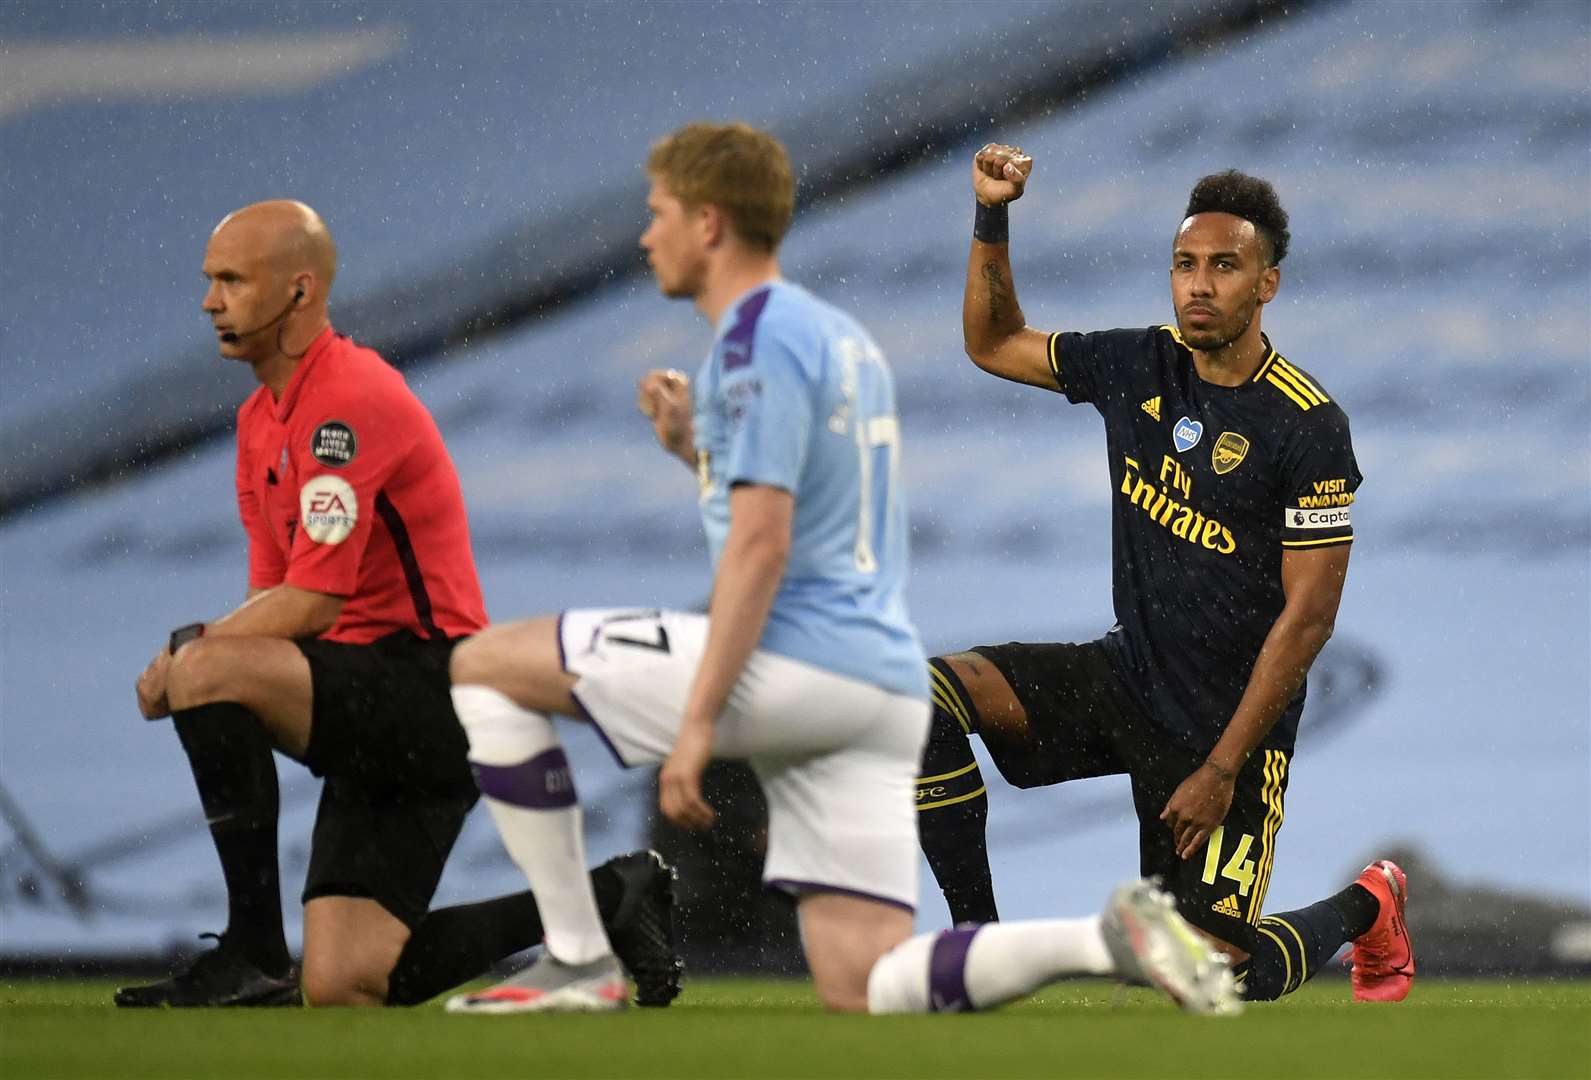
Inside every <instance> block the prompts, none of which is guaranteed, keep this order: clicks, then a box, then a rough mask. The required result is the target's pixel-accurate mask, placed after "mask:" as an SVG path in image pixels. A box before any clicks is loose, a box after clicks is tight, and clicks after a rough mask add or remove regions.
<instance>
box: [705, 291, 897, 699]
mask: <svg viewBox="0 0 1591 1080" xmlns="http://www.w3.org/2000/svg"><path fill="white" fill-rule="evenodd" d="M694 392H695V399H694V409H695V425H696V470H697V481H698V483H699V486H700V502H701V511H702V524H703V526H704V527H705V528H706V531H707V544H708V547H709V549H710V551H711V554H712V560H713V568H714V570H715V572H716V570H717V567H718V560H719V557H720V556H721V555H722V554H723V550H724V542H725V540H726V539H727V538H728V536H729V492H730V488H731V487H733V486H734V485H735V484H767V485H770V486H772V487H778V488H783V489H784V490H786V491H788V492H790V493H791V494H792V495H794V496H795V518H794V521H793V523H792V526H791V530H792V535H791V542H790V555H789V561H788V562H787V564H786V566H785V573H784V581H783V582H782V583H781V584H780V586H779V593H778V595H777V596H776V597H775V598H774V601H773V610H772V611H771V612H770V613H769V615H768V625H767V628H766V629H765V630H764V631H763V635H762V641H761V642H760V643H759V644H760V647H761V648H764V649H766V650H768V651H769V652H774V653H778V654H780V655H781V656H788V657H791V658H793V659H796V660H800V661H802V662H803V663H807V664H811V665H813V666H814V667H819V668H823V669H824V670H826V671H832V672H835V673H836V674H839V675H844V676H848V677H850V678H853V679H859V680H862V681H864V682H868V683H872V684H873V685H875V686H880V687H883V688H884V689H886V690H890V691H893V692H895V693H900V694H909V695H912V696H914V697H922V698H926V697H927V696H928V674H927V669H926V666H925V665H926V660H925V658H924V656H923V647H922V642H921V641H920V640H919V639H918V637H917V630H916V628H915V627H914V626H912V622H911V618H910V616H909V615H908V614H907V612H906V600H905V588H906V564H907V561H908V557H909V556H908V546H909V540H908V537H907V531H906V530H907V522H906V499H905V493H904V492H903V491H902V490H901V483H900V424H899V421H898V420H897V419H896V416H895V384H894V379H893V377H892V376H891V374H890V370H889V365H888V364H887V363H886V362H885V360H884V354H883V353H882V352H880V351H879V348H878V346H877V345H875V344H874V343H873V339H872V338H871V337H869V336H868V333H867V331H866V330H864V329H862V327H861V326H860V325H859V324H858V323H857V322H856V320H854V319H852V318H851V317H850V316H849V315H847V314H846V313H845V312H843V311H841V310H839V309H838V308H836V307H834V306H832V305H830V304H827V303H825V302H824V301H822V300H819V299H818V298H817V297H815V296H813V295H812V294H811V293H809V292H807V291H806V290H805V289H802V288H800V287H798V286H795V285H790V284H787V283H784V282H775V283H774V284H772V285H766V286H761V287H759V288H756V289H754V290H752V291H751V292H749V293H747V294H746V295H744V296H742V297H741V298H740V299H739V300H737V301H736V302H735V303H734V304H732V305H731V306H730V308H729V310H728V311H727V312H725V314H724V316H723V319H722V320H721V321H720V322H719V325H718V328H717V336H716V338H715V340H714V343H713V351H712V353H711V354H710V355H709V356H708V358H707V362H706V363H705V364H703V365H702V368H701V370H700V371H699V372H698V373H697V376H696V384H695V389H694Z"/></svg>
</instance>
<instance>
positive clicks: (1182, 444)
mask: <svg viewBox="0 0 1591 1080" xmlns="http://www.w3.org/2000/svg"><path fill="white" fill-rule="evenodd" d="M1203 437H1204V421H1202V420H1190V419H1189V418H1188V417H1186V416H1184V417H1183V418H1182V419H1181V420H1178V421H1177V426H1176V427H1174V428H1172V429H1171V441H1172V442H1174V443H1176V445H1177V453H1179V454H1181V453H1184V452H1186V451H1188V450H1192V449H1193V448H1194V447H1195V446H1198V445H1199V440H1200V439H1201V438H1203Z"/></svg>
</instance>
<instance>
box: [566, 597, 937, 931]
mask: <svg viewBox="0 0 1591 1080" xmlns="http://www.w3.org/2000/svg"><path fill="white" fill-rule="evenodd" d="M558 642H559V647H560V648H561V649H562V652H563V666H564V670H565V671H568V672H569V673H571V674H573V675H577V676H579V679H580V681H579V682H578V683H576V684H575V688H574V697H575V700H576V702H577V703H578V704H579V706H580V708H581V709H582V710H583V711H584V713H585V715H586V719H588V720H590V721H591V723H592V725H593V726H594V727H595V728H596V729H597V731H598V732H599V733H600V734H601V735H602V738H603V740H604V741H605V742H606V743H607V744H608V748H609V749H610V750H612V751H613V754H614V756H615V757H616V758H618V759H619V762H620V764H622V765H625V766H636V765H645V764H656V763H659V762H661V761H662V760H663V759H664V758H665V757H667V756H668V754H669V751H670V750H672V749H673V747H674V738H675V735H676V733H677V732H678V730H679V722H680V714H681V713H682V712H683V711H684V708H685V699H686V697H687V695H688V694H689V692H690V687H691V682H692V680H693V679H694V678H695V675H696V667H697V664H698V663H699V662H700V660H701V655H702V649H703V648H704V647H705V645H706V642H707V617H706V616H705V615H700V614H694V613H688V612H679V611H658V610H655V609H653V610H635V609H612V608H609V609H577V610H571V611H566V612H564V613H563V614H562V615H560V616H559V620H558ZM929 715H930V713H929V705H928V702H927V701H925V700H923V699H921V698H914V697H908V696H905V695H903V694H894V693H891V692H889V691H888V690H884V689H882V688H881V687H877V686H873V685H871V684H870V683H864V682H860V681H858V680H856V679H850V678H846V677H845V676H842V675H836V674H834V673H833V672H829V671H824V670H823V669H821V668H816V667H813V666H812V665H810V664H804V663H802V662H800V661H799V660H792V659H790V658H789V657H787V656H780V655H778V654H776V653H770V652H764V651H763V650H761V649H758V650H756V651H755V652H753V653H752V654H751V657H750V659H748V660H747V661H746V667H745V670H744V671H743V672H742V673H741V676H740V681H739V682H738V683H736V684H735V689H734V690H733V691H732V692H731V694H730V696H729V703H728V705H727V706H725V708H724V712H723V714H722V715H721V716H720V717H719V718H718V724H717V727H716V729H715V736H714V740H713V751H714V756H715V757H721V758H739V759H743V760H745V761H747V762H749V763H750V765H751V767H752V769H753V771H754V772H755V773H756V774H757V778H758V779H759V780H760V781H761V782H762V789H763V792H764V794H765V795H766V796H767V799H768V858H767V861H766V863H765V864H764V866H763V873H762V877H763V881H764V883H765V884H767V885H768V886H770V887H772V888H779V889H784V890H786V891H788V892H792V893H796V894H800V893H803V892H842V893H850V894H854V895H858V896H863V897H867V898H869V899H874V900H882V901H885V902H887V903H891V904H896V905H899V906H901V907H904V908H907V909H908V910H914V909H915V907H916V904H917V866H918V854H917V807H916V794H915V791H916V787H915V785H916V779H917V771H918V766H919V764H920V763H921V758H922V750H923V744H924V743H925V742H926V741H927V738H928V724H929Z"/></svg>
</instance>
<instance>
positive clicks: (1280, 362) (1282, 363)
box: [1276, 356, 1331, 402]
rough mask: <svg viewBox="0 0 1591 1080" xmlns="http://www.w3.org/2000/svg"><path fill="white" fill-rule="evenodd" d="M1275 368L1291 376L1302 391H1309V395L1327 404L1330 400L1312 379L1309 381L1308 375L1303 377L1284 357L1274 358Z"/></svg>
mask: <svg viewBox="0 0 1591 1080" xmlns="http://www.w3.org/2000/svg"><path fill="white" fill-rule="evenodd" d="M1276 366H1277V367H1278V368H1279V369H1281V370H1282V371H1285V372H1286V373H1287V374H1288V375H1289V376H1291V377H1292V378H1293V380H1294V381H1296V382H1297V383H1298V384H1299V385H1300V386H1302V387H1303V388H1304V389H1306V390H1308V391H1310V392H1311V393H1313V394H1314V395H1315V396H1316V397H1318V398H1319V399H1320V400H1321V401H1322V402H1327V401H1330V400H1331V399H1330V398H1329V397H1327V396H1326V391H1324V390H1322V389H1321V388H1320V386H1319V385H1318V384H1317V383H1316V382H1315V381H1314V380H1313V379H1311V378H1310V377H1309V376H1308V375H1305V374H1304V373H1303V372H1302V371H1299V370H1298V369H1297V368H1295V367H1294V366H1293V365H1292V364H1289V363H1288V362H1287V358H1286V357H1284V356H1278V357H1277V358H1276Z"/></svg>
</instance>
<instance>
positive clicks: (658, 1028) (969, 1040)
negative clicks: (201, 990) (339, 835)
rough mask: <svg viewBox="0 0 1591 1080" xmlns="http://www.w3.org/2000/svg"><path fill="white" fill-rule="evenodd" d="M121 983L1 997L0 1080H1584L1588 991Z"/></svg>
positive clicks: (33, 986) (1590, 1016)
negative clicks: (388, 996)
mask: <svg viewBox="0 0 1591 1080" xmlns="http://www.w3.org/2000/svg"><path fill="white" fill-rule="evenodd" d="M111 987H112V984H110V983H83V982H75V983H67V982H47V981H43V982H32V981H15V982H5V983H0V1077H5V1078H7V1080H11V1078H16V1080H22V1078H28V1080H47V1078H54V1077H116V1078H126V1080H135V1078H143V1077H205V1078H215V1080H250V1078H256V1077H273V1078H278V1077H279V1078H284V1080H314V1078H320V1077H366V1076H368V1077H381V1078H392V1080H397V1078H405V1077H425V1078H439V1077H462V1078H468V1080H489V1078H496V1077H657V1078H667V1077H680V1078H690V1080H708V1078H715V1077H723V1078H746V1080H757V1078H762V1077H934V1078H936V1080H981V1078H984V1077H991V1078H992V1077H1070V1076H1083V1077H1188V1078H1197V1077H1211V1078H1217V1077H1219V1078H1222V1080H1273V1078H1281V1077H1352V1078H1368V1077H1397V1078H1400V1080H1407V1078H1413V1077H1443V1078H1448V1077H1455V1078H1456V1077H1477V1078H1481V1077H1485V1078H1491V1077H1591V983H1585V982H1574V983H1561V982H1560V983H1550V982H1534V983H1521V982H1516V983H1507V982H1443V981H1439V980H1424V981H1420V982H1416V983H1415V987H1414V993H1413V994H1412V995H1411V996H1410V998H1409V1000H1408V1001H1406V1002H1404V1003H1403V1004H1401V1005H1380V1006H1376V1005H1355V1004H1353V1003H1352V1002H1351V1001H1349V1000H1348V997H1349V991H1348V984H1347V982H1346V980H1342V979H1330V980H1323V981H1321V982H1319V983H1315V984H1311V985H1310V986H1308V987H1306V988H1305V989H1304V991H1303V992H1301V993H1299V994H1296V995H1294V996H1293V997H1291V998H1289V999H1287V1000H1286V1001H1284V1002H1281V1003H1279V1004H1275V1005H1268V1006H1251V1007H1250V1008H1249V1009H1248V1010H1247V1011H1246V1012H1245V1013H1244V1015H1243V1016H1241V1017H1235V1018H1224V1019H1200V1018H1196V1017H1189V1016H1184V1015H1183V1014H1181V1013H1179V1012H1178V1011H1176V1010H1175V1009H1174V1008H1173V1007H1172V1006H1170V1005H1169V1004H1167V1003H1166V1002H1165V1001H1163V1000H1162V999H1160V998H1159V997H1158V996H1156V995H1155V994H1152V993H1150V992H1149V991H1145V990H1131V991H1126V990H1122V991H1118V990H1116V989H1114V988H1112V987H1110V986H1108V985H1103V984H1098V983H1065V984H1058V985H1056V986H1053V987H1051V988H1050V989H1048V990H1047V991H1045V992H1044V993H1043V994H1041V995H1040V996H1039V997H1037V998H1036V999H1034V1000H1031V1001H1028V1002H1025V1003H1023V1004H1021V1005H1019V1006H1015V1007H1012V1008H1009V1009H1005V1010H1001V1011H999V1012H994V1013H986V1014H980V1015H964V1016H938V1017H935V1016H907V1017H878V1018H870V1017H857V1016H828V1015H825V1014H824V1013H823V1012H822V1011H821V1010H820V1009H819V1008H818V1006H817V1003H816V1000H815V999H814V998H813V996H812V992H811V989H810V987H809V986H808V984H806V983H805V982H785V981H770V980H751V979H698V980H693V981H691V982H690V983H689V984H688V985H687V988H686V992H685V995H684V996H683V997H681V998H680V1000H679V1001H678V1002H676V1003H675V1004H674V1006H673V1007H672V1008H669V1009H664V1010H640V1009H632V1010H630V1011H629V1012H627V1013H625V1014H621V1015H607V1016H545V1017H542V1016H535V1017H530V1016H527V1017H461V1016H449V1015H447V1014H446V1013H444V1012H443V1011H442V1009H441V1007H440V1005H439V1004H436V1003H433V1004H431V1005H429V1006H425V1007H422V1008H418V1009H406V1010H396V1009H394V1010H368V1011H354V1010H331V1009H325V1010H296V1009H295V1010H282V1009H271V1010H257V1011H255V1010H237V1011H231V1010H215V1011H204V1012H198V1011H177V1010H172V1011H160V1012H154V1011H151V1012H142V1011H139V1012H133V1011H122V1010H117V1009H115V1008H113V1007H112V1006H111V1005H110V992H111Z"/></svg>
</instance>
